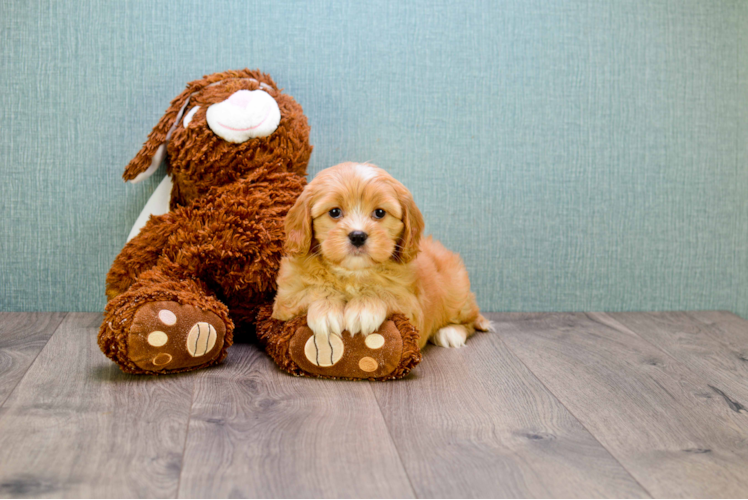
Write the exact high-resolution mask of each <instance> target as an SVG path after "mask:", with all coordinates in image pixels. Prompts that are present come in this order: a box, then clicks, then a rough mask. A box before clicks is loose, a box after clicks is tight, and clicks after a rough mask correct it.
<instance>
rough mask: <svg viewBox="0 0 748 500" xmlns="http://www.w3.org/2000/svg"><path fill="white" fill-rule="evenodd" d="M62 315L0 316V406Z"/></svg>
mask: <svg viewBox="0 0 748 500" xmlns="http://www.w3.org/2000/svg"><path fill="white" fill-rule="evenodd" d="M65 314H66V313H59V312H48V313H38V312H0V406H2V405H3V403H4V402H5V400H6V399H7V398H8V396H9V395H10V393H11V392H12V391H13V389H14V388H15V387H16V384H18V382H19V381H20V380H21V378H22V377H23V375H24V374H25V373H26V370H28V368H29V366H31V363H32V362H33V361H34V359H35V358H36V356H37V355H38V354H39V352H40V351H41V350H42V348H43V347H44V345H45V344H46V343H47V341H48V340H49V338H50V337H51V336H52V334H53V333H54V331H55V329H56V328H57V327H58V326H59V325H60V323H61V322H62V320H63V318H65Z"/></svg>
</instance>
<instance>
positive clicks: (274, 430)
mask: <svg viewBox="0 0 748 500" xmlns="http://www.w3.org/2000/svg"><path fill="white" fill-rule="evenodd" d="M179 496H180V497H412V496H413V490H412V489H411V487H410V484H409V482H408V479H407V476H406V475H405V472H404V470H403V467H402V464H401V463H400V460H399V458H398V456H397V451H396V449H395V447H394V445H393V443H392V441H391V439H390V436H389V433H388V431H387V428H386V426H385V424H384V421H383V419H382V415H381V413H380V411H379V408H378V406H377V402H376V400H375V398H374V395H373V394H372V392H371V388H370V386H369V384H368V382H346V381H333V380H317V379H309V378H294V377H292V376H290V375H287V374H285V373H282V372H280V371H279V370H278V368H277V367H276V366H275V365H274V364H273V362H272V361H271V360H270V359H269V358H268V357H267V356H266V355H265V354H264V353H263V352H261V351H260V350H259V348H257V347H255V346H252V345H247V344H237V345H234V346H233V347H232V348H231V351H229V358H228V359H227V362H226V364H225V365H224V366H223V367H222V368H221V369H220V370H214V371H211V372H203V373H201V374H200V376H199V377H198V378H197V387H196V391H195V398H194V404H193V409H192V418H191V420H190V429H189V435H188V439H187V446H186V448H185V455H184V466H183V472H182V479H181V483H180V489H179Z"/></svg>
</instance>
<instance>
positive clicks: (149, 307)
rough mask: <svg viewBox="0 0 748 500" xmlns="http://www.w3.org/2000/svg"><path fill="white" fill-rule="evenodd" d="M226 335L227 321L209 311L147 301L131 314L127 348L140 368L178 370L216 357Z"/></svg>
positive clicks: (169, 302)
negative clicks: (225, 322) (224, 321)
mask: <svg viewBox="0 0 748 500" xmlns="http://www.w3.org/2000/svg"><path fill="white" fill-rule="evenodd" d="M225 335H226V325H224V323H223V321H221V319H220V318H219V317H218V316H217V315H215V314H213V313H212V312H207V311H202V310H200V309H198V308H197V307H194V306H190V305H181V304H179V303H177V302H171V301H161V302H149V303H147V304H145V305H144V306H142V307H141V308H140V309H138V310H137V312H136V313H135V316H134V317H133V321H132V325H131V326H130V332H129V335H128V339H127V344H128V345H127V351H128V355H129V358H130V360H132V362H133V363H135V365H137V366H138V367H140V368H142V369H143V370H148V371H172V370H180V369H184V368H190V367H196V366H198V365H205V364H206V363H210V362H211V361H213V360H215V359H216V358H217V357H218V356H219V355H220V354H221V349H222V348H223V341H224V337H225Z"/></svg>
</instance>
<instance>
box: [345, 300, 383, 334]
mask: <svg viewBox="0 0 748 500" xmlns="http://www.w3.org/2000/svg"><path fill="white" fill-rule="evenodd" d="M386 318H387V305H386V304H385V303H384V302H383V301H381V300H379V299H373V298H356V299H353V300H351V301H350V302H348V304H346V306H345V329H346V330H348V332H349V333H350V334H351V335H355V334H357V333H361V334H363V335H364V336H366V335H369V334H370V333H373V332H376V331H377V330H379V327H380V326H382V323H384V320H385V319H386Z"/></svg>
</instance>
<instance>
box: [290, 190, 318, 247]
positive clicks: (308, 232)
mask: <svg viewBox="0 0 748 500" xmlns="http://www.w3.org/2000/svg"><path fill="white" fill-rule="evenodd" d="M311 192H312V190H311V189H310V187H309V186H307V187H306V189H304V191H302V193H301V196H299V197H298V198H297V200H296V203H295V204H294V206H293V207H291V210H289V211H288V215H286V244H285V246H284V248H285V250H286V253H287V254H288V255H294V256H299V255H306V254H308V253H309V251H310V250H311V248H312V194H311Z"/></svg>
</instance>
